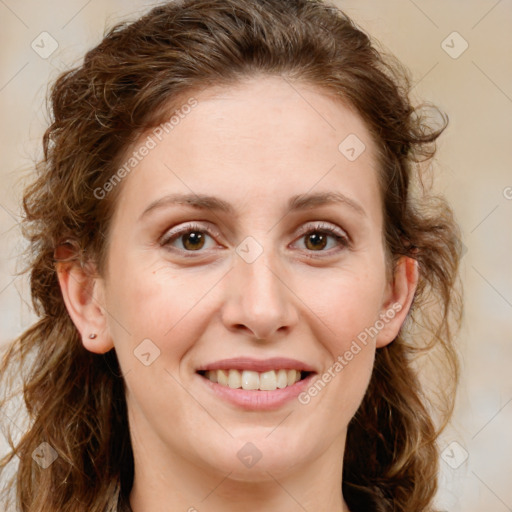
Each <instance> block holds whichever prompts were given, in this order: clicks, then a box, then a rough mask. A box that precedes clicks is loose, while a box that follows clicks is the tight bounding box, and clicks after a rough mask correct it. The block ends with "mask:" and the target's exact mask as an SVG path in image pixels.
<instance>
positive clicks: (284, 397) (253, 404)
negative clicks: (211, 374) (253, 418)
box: [198, 374, 314, 411]
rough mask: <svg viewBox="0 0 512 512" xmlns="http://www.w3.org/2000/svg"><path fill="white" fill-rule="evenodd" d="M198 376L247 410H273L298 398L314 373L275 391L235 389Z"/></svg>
mask: <svg viewBox="0 0 512 512" xmlns="http://www.w3.org/2000/svg"><path fill="white" fill-rule="evenodd" d="M198 377H199V378H200V379H201V380H202V381H203V382H204V383H205V384H206V385H207V386H208V388H209V389H210V390H211V391H212V392H213V393H215V394H216V395H217V396H218V397H220V398H222V399H223V400H225V401H227V402H229V403H231V404H233V405H236V406H237V407H239V408H241V409H245V410H247V411H271V410H275V409H279V408H280V407H282V406H283V405H284V404H286V403H288V402H290V401H291V400H293V399H295V398H297V396H299V395H300V393H302V391H304V390H305V389H306V388H307V387H308V386H309V385H310V383H311V380H312V378H313V377H314V374H309V375H308V376H307V377H306V378H305V379H303V380H299V381H298V382H296V383H295V384H293V385H292V386H286V387H285V388H283V389H276V390H274V391H259V390H247V389H241V388H237V389H233V388H230V387H229V386H223V385H221V384H218V383H216V382H212V381H211V380H209V379H207V378H206V377H203V376H202V375H199V374H198Z"/></svg>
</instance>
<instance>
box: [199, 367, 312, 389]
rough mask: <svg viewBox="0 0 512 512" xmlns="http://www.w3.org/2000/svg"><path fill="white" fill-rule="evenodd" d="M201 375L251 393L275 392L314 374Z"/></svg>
mask: <svg viewBox="0 0 512 512" xmlns="http://www.w3.org/2000/svg"><path fill="white" fill-rule="evenodd" d="M197 373H198V374H199V375H201V376H202V377H204V378H205V379H208V380H209V381H211V382H214V383H216V384H219V385H221V386H224V387H228V388H231V389H244V390H249V391H275V390H276V389H284V388H286V387H290V386H293V385H294V384H295V383H296V382H299V381H300V380H304V379H305V378H307V377H308V376H309V375H311V373H313V372H307V371H301V370H288V369H279V370H270V371H266V372H255V371H252V370H236V369H230V370H199V371H198V372H197Z"/></svg>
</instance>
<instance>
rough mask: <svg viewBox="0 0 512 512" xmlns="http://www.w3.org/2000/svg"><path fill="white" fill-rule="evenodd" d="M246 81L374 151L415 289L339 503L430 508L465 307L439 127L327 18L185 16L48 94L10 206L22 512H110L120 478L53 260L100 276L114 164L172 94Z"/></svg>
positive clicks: (280, 0)
mask: <svg viewBox="0 0 512 512" xmlns="http://www.w3.org/2000/svg"><path fill="white" fill-rule="evenodd" d="M256 74H264V75H277V76H282V77H283V78H286V80H288V81H290V83H293V82H302V83H308V84H312V85H314V86H316V87H317V88H320V89H322V90H325V91H326V92H329V93H331V94H332V93H334V94H336V95H337V96H338V97H339V98H340V100H343V101H344V102H345V103H348V104H350V105H351V106H352V107H353V108H355V109H356V111H357V112H358V113H359V115H360V116H361V117H362V119H363V120H364V121H365V123H366V126H367V127H368V129H369V130H370V132H371V134H372V136H373V138H374V140H375V144H376V146H377V148H378V154H379V157H378V158H379V162H378V163H379V170H380V172H379V180H380V184H381V194H382V200H383V208H384V218H385V223H384V230H385V233H384V235H385V244H386V249H387V252H388V255H389V256H390V258H389V261H390V265H392V264H393V263H394V262H396V261H397V259H398V257H400V256H401V255H407V256H409V257H412V258H414V259H416V260H417V261H418V263H419V270H420V281H419V286H418V289H417V292H416V295H415V298H414V303H413V306H412V310H411V312H410V314H409V316H408V319H407V321H406V323H405V325H404V326H403V328H402V330H401V332H400V334H399V336H398V337H397V338H396V339H395V340H394V341H393V343H391V344H390V345H389V346H387V347H385V348H382V349H379V350H378V351H377V354H376V360H375V368H374V371H373V376H372V379H371V382H370V385H369V388H368V390H367V392H366V395H365V398H364V400H363V403H362V404H361V406H360V408H359V410H358V411H357V413H356V415H355V417H354V418H353V419H352V421H351V423H350V425H349V428H348V439H347V444H346V452H345V455H344V472H343V493H344V497H345V500H346V502H347V504H348V505H349V507H350V508H351V510H352V511H353V512H356V511H365V512H370V511H378V512H391V511H394V512H400V511H401V512H405V511H407V512H411V511H415V512H416V511H431V510H433V508H432V500H433V497H434V494H435V492H436V488H437V483H436V475H437V470H438V452H437V447H436V440H437V437H438V434H439V432H440V430H441V429H442V428H443V426H444V425H445V424H446V421H447V420H448V418H449V417H450V414H451V412H452V408H453V399H454V390H455V384H456V382H457V377H458V363H457V357H456V352H455V349H454V335H455V332H456V328H457V327H458V326H459V324H460V315H461V310H462V306H461V293H460V290H459V288H458V287H457V286H456V285H457V283H458V277H457V269H458V263H459V258H460V242H459V232H458V228H457V226H456V224H455V222H454V220H453V215H452V212H451V210H450V208H449V207H448V205H447V204H446V202H445V201H444V200H443V199H442V198H440V197H436V196H435V195H433V193H432V192H431V190H430V187H429V186H428V185H425V183H424V180H423V177H425V176H426V173H427V172H428V166H427V165H426V163H428V161H429V160H430V158H431V157H432V156H433V155H434V152H435V141H436V139H437V137H438V136H439V135H440V134H441V132H442V131H443V130H444V128H445V127H446V124H447V118H446V116H444V115H442V116H441V120H442V122H441V125H440V126H439V125H438V126H434V125H433V124H432V122H431V121H430V120H429V119H430V118H429V117H428V116H427V115H425V113H426V112H427V111H426V110H424V108H423V107H421V108H420V107H413V106H412V105H411V99H410V97H409V94H410V88H411V85H410V78H409V75H408V72H407V71H406V70H405V69H404V68H403V67H402V66H401V65H400V64H399V63H398V62H397V61H396V59H394V58H393V57H391V56H389V55H387V54H385V53H384V52H383V51H379V50H378V49H377V46H376V44H375V43H373V42H372V41H371V39H370V38H369V37H368V35H367V34H365V33H364V31H362V30H361V29H359V28H358V27H357V26H356V25H355V24H354V22H353V21H352V20H351V19H349V18H348V17H347V16H346V15H345V14H344V13H343V12H341V11H340V10H338V9H337V8H335V7H334V6H329V5H327V4H325V3H323V2H321V1H319V0H184V1H176V2H170V3H165V4H162V5H160V6H158V7H156V8H154V9H153V10H151V11H150V12H149V13H148V14H146V15H144V16H143V17H142V18H140V19H138V20H137V21H135V22H133V23H124V24H120V25H118V26H116V27H114V28H113V29H112V30H110V32H108V34H107V35H106V36H105V37H104V39H103V41H102V42H101V43H100V44H99V45H98V46H97V47H95V48H93V49H92V50H91V51H89V52H88V53H87V54H86V55H85V58H84V61H83V63H82V64H81V65H80V66H79V67H77V68H75V69H72V70H70V71H67V72H65V73H63V74H62V75H61V76H60V77H59V78H58V79H57V80H56V82H55V84H54V85H53V88H52V91H51V115H52V121H51V125H50V126H49V128H48V129H47V131H46V133H45V135H44V138H43V146H44V158H43V159H42V161H41V162H39V163H38V164H37V166H36V177H35V180H34V182H33V184H32V185H31V186H30V187H28V188H27V189H26V191H25V195H24V202H23V206H24V211H25V223H24V233H25V236H26V237H27V238H28V240H29V242H30V252H29V254H30V263H29V268H30V277H31V292H32V297H33V304H34V307H35V310H36V313H37V314H38V315H39V317H40V319H39V321H38V322H37V323H36V324H35V325H33V326H32V327H31V328H30V329H28V330H27V331H26V332H24V333H23V334H22V335H21V336H20V337H19V338H18V339H17V340H16V341H15V342H14V343H13V344H12V346H11V347H10V348H9V350H8V351H7V352H6V354H5V356H4V358H3V362H2V366H1V379H2V384H3V386H4V389H5V396H4V398H3V400H2V401H0V405H1V406H2V408H1V409H0V411H2V410H3V411H4V413H5V415H9V417H10V419H11V420H12V421H13V422H14V423H16V422H17V421H22V419H19V420H18V419H14V417H13V416H12V413H11V412H9V411H8V409H7V406H8V405H9V404H10V403H12V396H16V392H17V387H16V382H17V381H18V378H21V384H22V395H21V396H22V397H23V400H24V405H25V406H26V409H27V410H28V418H29V425H28V426H27V427H26V429H25V428H24V429H23V434H22V435H17V436H15V437H17V439H12V440H11V449H12V451H11V452H10V454H8V455H7V456H6V457H5V458H4V459H3V460H2V461H1V462H0V471H6V468H8V467H10V464H9V462H11V463H14V462H16V457H17V458H19V462H18V467H17V471H16V474H15V477H14V478H13V480H12V482H11V483H10V484H9V485H8V486H7V487H6V492H7V494H10V495H12V496H13V497H14V499H15V501H16V503H17V508H18V509H19V510H20V511H22V512H43V511H48V510H51V511H57V510H58V511H59V512H67V511H69V512H71V511H87V512H95V511H97V512H102V511H104V510H115V509H116V504H117V500H118V497H119V494H121V496H126V495H127V494H128V493H129V491H130V487H131V485H132V480H133V455H132V451H131V444H130V437H129V431H128V424H127V411H126V403H125V398H124V384H123V378H122V375H121V372H120V368H119V365H118V362H117V358H116V354H115V351H110V352H108V353H106V354H104V355H96V354H92V353H90V352H88V351H87V350H85V349H84V348H83V346H82V344H81V341H80V337H79V333H78V332H77V330H76V328H75V326H74V325H73V323H72V321H71V319H70V317H69V315H68V313H67V311H66V308H65V305H64V303H63V299H62V295H61V292H60V288H59V284H58V280H57V276H56V269H55V263H56V257H55V254H56V249H57V248H58V247H60V246H62V245H63V244H64V245H66V246H67V247H68V252H69V251H70V252H71V254H72V259H74V260H77V261H79V262H80V263H82V264H84V265H85V264H87V262H93V263H94V264H95V265H96V266H97V268H98V269H99V272H100V273H101V272H102V269H103V268H104V263H105V258H106V252H107V251H106V242H107V240H108V232H109V225H110V224H109V222H110V219H111V218H112V212H113V209H114V208H115V204H116V198H117V196H118V193H119V190H120V189H121V188H122V184H120V185H119V186H118V187H116V189H115V190H114V191H112V193H110V194H108V195H107V197H105V198H104V199H101V198H99V197H96V196H97V194H95V193H94V191H95V190H98V189H101V188H102V187H104V185H105V183H107V182H108V181H109V179H111V177H112V176H113V175H114V173H115V171H116V170H117V169H118V165H119V162H120V158H121V156H122V154H123V152H124V151H125V150H126V148H127V147H129V145H130V144H131V143H132V142H133V141H135V140H136V139H137V138H138V137H139V136H140V134H142V133H143V132H145V131H146V130H148V129H149V128H151V127H155V126H157V125H158V124H159V123H160V122H161V121H162V120H163V119H166V118H169V113H170V111H172V108H171V109H169V105H171V104H172V105H174V108H176V102H177V98H179V97H182V96H183V95H184V94H189V93H190V92H191V91H194V90H199V89H202V88H207V87H209V86H212V85H230V84H235V83H236V82H237V81H238V80H240V79H243V78H245V77H250V76H254V75H256ZM433 108H434V107H430V111H432V109H433ZM425 354H432V355H434V356H437V357H436V358H435V359H434V361H437V363H438V364H437V365H435V368H437V369H439V365H442V372H443V375H445V376H446V380H445V383H444V384H443V387H442V388H441V389H430V394H429V396H430V397H435V398H436V400H435V402H433V401H432V400H429V399H428V398H427V395H426V392H425V390H424V387H423V386H422V385H421V384H420V380H419V377H418V375H419V371H418V368H419V367H421V368H424V367H426V364H423V361H426V359H424V358H423V359H422V358H421V356H423V355H425ZM418 358H420V359H421V361H420V362H421V365H418V364H417V362H418ZM446 384H447V385H446ZM429 387H430V386H429ZM433 415H434V416H436V417H433ZM6 423H7V420H6ZM18 424H20V423H18ZM42 442H46V443H48V445H49V446H50V447H51V448H52V449H53V450H55V453H56V454H57V455H58V458H57V459H56V460H55V461H54V462H53V464H51V466H49V467H48V468H46V469H42V468H41V467H40V465H38V464H37V463H36V462H35V461H34V459H33V456H32V455H33V453H34V450H36V449H37V448H38V447H39V446H40V445H41V443H42ZM52 453H53V452H52ZM340 456H341V454H340ZM340 492H341V489H340Z"/></svg>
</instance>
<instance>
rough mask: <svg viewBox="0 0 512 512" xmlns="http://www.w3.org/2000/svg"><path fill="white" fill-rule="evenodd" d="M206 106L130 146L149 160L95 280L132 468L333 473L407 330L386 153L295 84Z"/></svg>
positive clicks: (338, 108)
mask: <svg viewBox="0 0 512 512" xmlns="http://www.w3.org/2000/svg"><path fill="white" fill-rule="evenodd" d="M187 100H188V98H185V100H184V101H183V104H186V103H187ZM195 100H196V101H197V103H196V102H195V101H194V100H191V101H190V102H189V103H188V104H189V105H192V107H191V108H188V107H184V108H182V109H181V110H180V109H179V110H180V114H181V115H178V117H177V118H175V119H174V122H173V124H172V129H169V126H170V125H168V126H167V130H164V129H161V128H160V129H157V130H156V131H154V132H148V134H146V135H145V136H144V137H142V138H141V140H140V141H139V143H138V144H137V145H136V146H135V147H134V148H132V149H131V150H130V152H129V153H128V154H127V156H126V160H127V161H128V159H129V158H130V157H133V151H138V153H137V154H138V155H139V156H138V157H137V158H139V159H140V162H139V163H138V164H137V165H136V166H135V167H134V168H133V170H131V172H129V173H128V175H127V176H126V177H125V178H124V180H123V182H122V183H121V184H120V185H117V186H120V187H122V189H121V190H120V195H119V198H118V202H117V206H116V211H115V215H114V217H113V219H112V225H111V231H110V240H109V242H110V244H109V247H108V260H107V261H108V263H107V268H106V271H105V274H104V276H103V278H102V279H100V280H99V281H98V282H97V283H96V285H97V286H98V289H99V290H100V291H101V293H100V294H99V295H98V296H99V297H101V301H102V305H103V307H104V311H105V312H106V316H105V330H104V331H103V332H102V333H100V338H101V339H103V340H105V339H108V340H109V341H108V343H112V344H113V346H115V350H116V353H117V355H118V358H119V361H120V365H121V369H122V371H123V374H124V376H125V379H126V388H127V403H128V410H129V420H130V429H131V435H132V441H133V445H134V452H135V461H136V464H137V463H138V462H141V461H142V462H144V461H146V462H148V464H152V465H154V467H164V466H165V467H169V464H170V465H174V467H175V469H176V468H179V471H183V472H187V471H189V470H191V468H195V469H198V470H201V471H205V472H207V473H208V472H209V473H211V474H217V473H218V474H222V475H224V476H225V475H226V474H228V473H230V474H231V477H232V478H234V479H238V480H253V481H255V480H258V479H269V478H270V477H269V476H268V475H269V474H271V475H273V476H274V477H276V478H279V476H283V475H285V474H287V473H289V472H290V471H299V470H300V469H301V468H304V467H310V468H311V467H315V465H318V467H323V468H325V467H329V471H338V470H339V469H340V467H341V459H342V453H343V449H344V442H345V434H346V428H347V425H348V423H349V421H350V419H351V418H352V416H353V415H354V413H355V411H356V409H357V408H358V406H359V404H360V402H361V400H362V398H363V395H364V393H365V390H366V387H367V384H368V381H369V378H370V375H371V371H372V365H373V360H374V354H375V349H376V346H381V345H384V344H386V343H387V342H389V341H390V340H391V339H393V337H394V335H396V332H397V330H398V328H399V323H400V322H398V320H397V317H398V313H397V311H398V310H399V309H400V307H399V306H397V305H396V304H395V300H394V299H395V297H394V295H393V289H392V287H391V286H390V283H388V281H387V278H386V266H385V253H384V247H383V236H382V229H383V225H382V224H383V217H382V201H381V198H380V193H379V187H378V182H377V169H376V158H375V146H374V144H373V143H372V140H371V138H370V135H369V132H368V130H367V129H366V128H365V125H364V124H363V122H362V120H361V119H360V117H359V116H358V115H356V114H354V113H353V111H351V110H349V109H348V108H346V107H345V106H343V105H342V104H341V103H340V102H339V101H336V100H335V99H333V98H331V97H330V96H328V95H327V94H325V93H324V92H322V91H320V90H317V89H314V88H312V87H310V86H306V85H300V84H297V83H295V84H293V85H292V84H290V83H289V82H288V81H287V80H285V79H281V78H270V77H267V78H255V79H252V80H250V81H249V80H248V81H247V82H246V83H244V84H241V85H238V86H236V87H229V88H218V89H209V90H207V91H204V92H202V93H200V94H197V95H196V96H195ZM176 119H179V122H177V121H176ZM166 131H167V132H168V133H166ZM148 135H149V136H150V138H151V140H152V141H153V142H152V143H151V142H149V139H148ZM363 144H364V146H363ZM144 145H145V146H146V149H147V151H146V150H141V149H140V148H142V146H144ZM132 163H134V161H132ZM365 333H366V334H365ZM87 343H88V344H89V345H88V348H91V347H92V344H93V343H94V341H87ZM105 343H106V342H105ZM91 349H94V348H91ZM336 363H337V364H336ZM293 370H297V371H300V372H301V374H300V376H301V378H303V380H300V381H298V382H295V379H296V378H297V377H295V375H294V374H295V372H294V371H293ZM329 376H330V378H329ZM304 377H305V378H304ZM214 381H217V382H214ZM319 381H320V382H319ZM315 382H316V383H317V384H316V387H315V385H314V384H315ZM240 386H242V387H240ZM244 388H247V389H244ZM255 388H256V389H255ZM258 388H263V389H258ZM315 390H316V392H315ZM328 461H330V462H331V463H330V465H329V464H327V466H326V462H328ZM166 465H167V466H166ZM136 467H137V466H136ZM212 472H213V473H212Z"/></svg>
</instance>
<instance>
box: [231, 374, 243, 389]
mask: <svg viewBox="0 0 512 512" xmlns="http://www.w3.org/2000/svg"><path fill="white" fill-rule="evenodd" d="M228 386H229V387H230V388H233V389H237V388H241V387H242V376H241V375H240V372H239V371H238V370H229V377H228Z"/></svg>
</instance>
